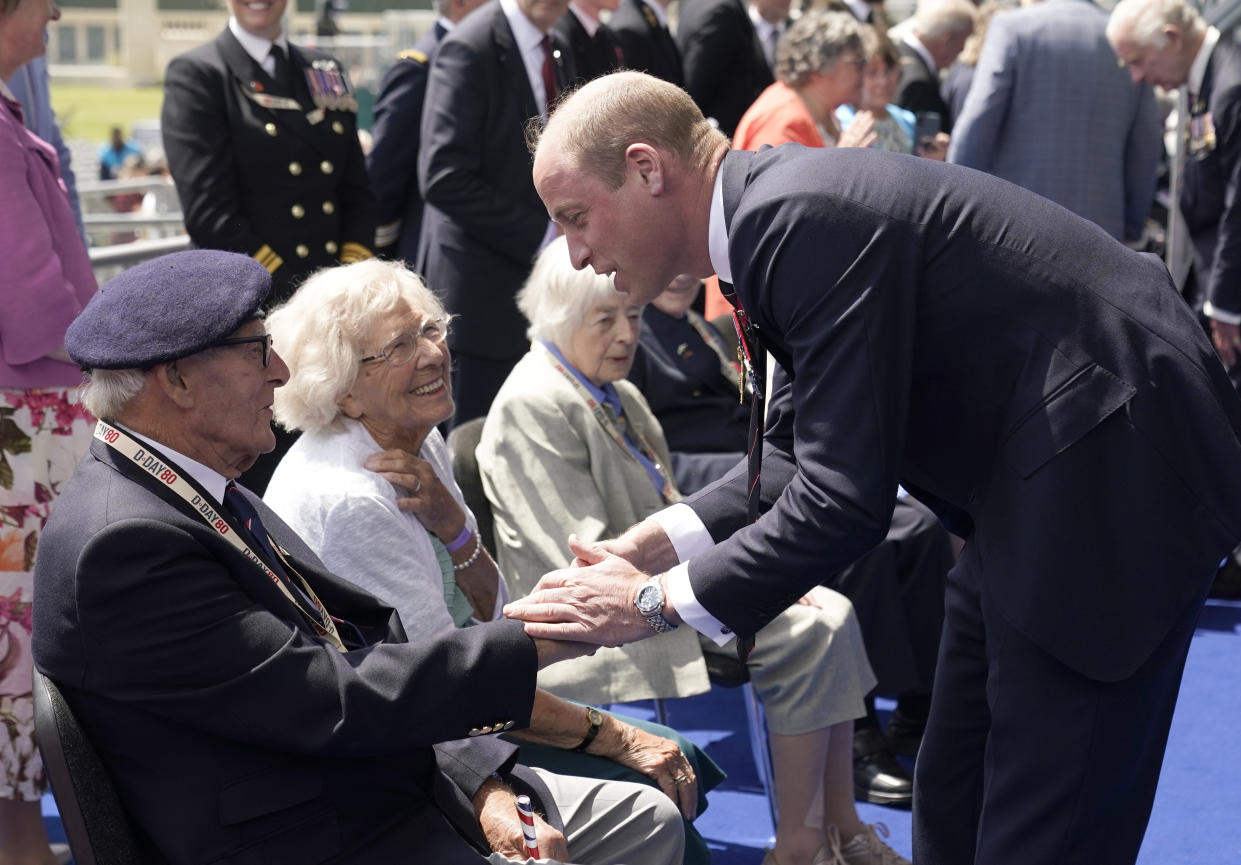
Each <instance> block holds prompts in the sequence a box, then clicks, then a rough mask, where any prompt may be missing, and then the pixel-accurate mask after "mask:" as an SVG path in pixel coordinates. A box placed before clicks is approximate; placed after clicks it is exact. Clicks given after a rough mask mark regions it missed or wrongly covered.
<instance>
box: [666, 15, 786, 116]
mask: <svg viewBox="0 0 1241 865" xmlns="http://www.w3.org/2000/svg"><path fill="white" fill-rule="evenodd" d="M788 16H789V0H756V2H754V3H751V4H750V5H748V6H747V5H746V4H745V3H744V2H742V0H684V2H683V3H682V4H681V16H680V19H679V21H678V22H677V42H678V43H679V44H680V46H681V57H682V58H683V64H682V65H683V67H684V69H685V89H686V90H688V91H689V95H690V96H692V97H694V101H695V102H697V103H698V107H699V108H701V109H702V113H703V114H705V115H707V117H710V118H712V119H714V120H715V121H716V122H717V123H718V124H719V128H720V131H721V132H723V133H724V134H725V135H728V136H731V135H732V134H733V132H734V131H736V129H737V122H738V121H739V120H741V115H743V114H745V111H746V109H747V108H749V107H750V105H751V104H753V102H754V100H755V99H757V98H758V95H759V94H760V93H762V92H763V90H764V89H765V88H766V87H767V86H768V85H769V84H771V83H772V81H774V80H775V79H774V78H773V77H772V69H773V67H774V64H775V42H776V41H778V39H779V36H780V33H782V32H783V30H784V27H785V26H786V21H787V19H788ZM759 26H762V27H763V31H764V32H763V34H762V35H760V33H759V32H758V28H759Z"/></svg>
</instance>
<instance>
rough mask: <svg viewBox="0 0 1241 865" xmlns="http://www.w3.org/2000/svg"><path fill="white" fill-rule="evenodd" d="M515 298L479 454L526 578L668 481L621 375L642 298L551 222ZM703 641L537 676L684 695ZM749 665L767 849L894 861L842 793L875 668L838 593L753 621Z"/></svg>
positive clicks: (499, 530)
mask: <svg viewBox="0 0 1241 865" xmlns="http://www.w3.org/2000/svg"><path fill="white" fill-rule="evenodd" d="M517 305H518V307H519V308H520V309H521V311H522V312H523V313H524V314H525V316H526V318H527V319H528V320H529V321H530V329H529V331H528V334H529V336H530V338H531V340H533V341H534V345H533V346H532V347H531V349H530V352H529V354H527V355H526V356H525V357H524V358H522V360H521V361H519V362H518V364H517V366H516V368H515V369H514V370H513V372H512V374H510V375H509V377H508V380H507V381H505V383H504V386H503V387H502V388H501V389H500V393H499V394H498V395H497V397H496V400H495V403H494V404H493V405H492V407H491V411H490V412H489V413H488V415H487V421H486V423H485V424H484V426H483V434H482V439H481V441H480V442H479V446H478V462H479V467H480V468H481V469H482V472H483V486H484V489H485V490H486V492H487V497H488V499H490V501H491V504H492V506H493V509H494V512H495V518H496V544H497V546H498V547H499V556H500V563H501V566H502V567H503V568H504V570H505V572H506V573H507V574H508V576H509V579H510V580H513V581H514V582H513V585H514V588H515V590H516V591H520V592H522V593H527V592H529V591H531V590H532V589H533V588H534V585H535V583H536V582H538V580H539V578H540V577H541V576H542V575H543V574H545V573H547V572H548V571H553V570H556V569H559V568H563V567H566V566H567V565H568V564H569V562H570V558H571V556H570V554H569V551H568V547H567V544H566V539H567V538H568V536H569V535H570V534H576V535H577V536H578V538H580V539H581V540H582V541H587V542H589V541H597V540H600V539H603V538H612V537H616V536H617V535H619V534H621V533H622V532H623V531H624V530H625V529H627V528H628V527H629V526H630V525H632V524H633V523H636V522H639V521H641V520H642V519H644V518H646V517H648V516H650V515H651V514H652V513H654V512H655V511H657V510H660V509H661V508H663V507H664V506H665V505H667V504H670V503H672V502H675V501H676V500H678V499H679V498H680V494H679V493H678V492H677V489H676V486H675V483H674V481H673V479H672V476H671V474H670V472H669V471H668V469H667V465H668V447H667V444H666V443H665V440H664V436H663V431H662V430H661V429H660V426H659V422H658V421H657V420H656V419H655V417H654V415H653V414H652V413H651V410H650V408H649V407H648V406H647V404H646V401H645V400H644V399H643V398H642V395H641V394H640V393H639V392H638V391H637V389H636V388H635V387H634V386H633V385H632V384H630V383H629V382H628V381H625V376H626V375H627V374H628V372H629V368H630V366H631V365H632V364H633V359H634V350H635V347H636V345H637V340H638V329H639V327H640V323H641V313H642V307H640V306H637V305H635V304H633V303H631V302H630V301H629V298H628V295H625V294H623V293H621V292H618V291H617V290H616V289H615V288H614V286H613V284H612V280H611V278H610V277H606V276H599V275H597V274H595V273H592V272H591V271H590V269H589V268H587V269H585V270H580V271H578V270H574V268H573V264H572V262H571V261H570V259H569V253H568V248H567V246H566V243H565V240H564V238H563V237H562V238H559V239H558V240H556V241H555V242H553V243H552V244H551V245H549V246H548V247H547V248H546V249H545V250H543V252H542V254H541V255H540V256H539V258H538V261H536V262H535V266H534V270H533V271H532V272H531V274H530V278H529V280H527V282H526V285H525V287H524V288H522V290H521V293H520V294H519V295H518V298H517ZM824 576H825V577H826V576H828V575H827V574H824ZM704 650H705V651H708V652H711V653H716V654H721V655H730V656H731V658H735V657H736V655H735V649H733V648H732V647H729V648H728V649H720V648H718V647H716V646H715V645H714V644H713V643H710V642H709V641H703V642H701V643H700V641H699V639H698V637H697V635H696V634H695V633H694V632H693V631H692V630H691V629H689V628H679V629H677V630H675V631H672V632H670V633H663V634H660V635H659V636H657V637H655V638H654V639H650V640H642V641H640V642H637V643H631V644H630V645H627V646H623V647H621V648H604V649H600V650H599V651H598V652H597V653H596V654H595V655H594V657H584V658H577V659H575V660H572V661H566V662H562V663H559V664H554V665H552V666H551V667H548V668H547V669H545V670H543V671H542V672H540V674H539V684H540V686H542V687H545V688H548V689H549V690H551V691H553V692H555V693H557V694H560V695H561V696H565V697H568V698H570V699H574V700H581V701H583V702H616V701H625V700H636V699H646V698H650V697H675V696H685V695H687V694H692V693H699V692H701V691H703V690H705V689H706V688H708V687H709V682H708V679H707V673H706V663H705V660H704V655H703V652H704ZM747 665H748V668H749V673H750V680H751V682H752V683H753V685H754V688H755V690H756V691H757V692H758V695H759V697H760V698H761V699H762V701H763V705H764V708H765V709H766V712H767V722H768V728H769V731H770V733H771V737H770V739H771V751H772V768H773V772H774V775H775V788H776V800H777V805H778V810H779V813H780V818H781V819H780V821H779V824H778V825H777V827H776V847H775V850H774V851H773V852H772V853H770V854H769V856H768V858H767V859H766V860H764V862H765V865H811V863H814V865H898V863H902V862H904V861H905V860H902V859H900V858H899V857H898V856H897V855H896V854H895V853H894V852H893V851H892V850H891V849H890V848H889V847H887V846H886V845H885V844H884V843H883V841H882V840H881V839H880V837H879V835H877V834H876V829H875V827H871V826H866V825H865V824H863V823H862V822H861V821H860V820H859V818H858V815H857V811H856V810H855V808H854V804H853V754H852V740H853V719H854V718H857V717H859V716H861V715H862V714H864V712H865V709H864V706H863V702H862V700H863V697H864V696H865V694H866V693H867V692H868V691H869V690H870V689H871V688H872V687H874V684H875V678H874V675H873V673H872V672H871V669H870V664H869V663H868V662H867V660H866V651H865V649H864V648H863V645H862V634H861V629H860V627H859V626H858V622H857V618H856V616H855V615H854V612H853V606H852V605H851V604H850V603H849V601H848V599H847V598H845V597H844V596H843V595H840V594H837V593H836V592H833V591H831V590H829V589H824V588H818V589H815V590H814V591H813V592H811V593H810V594H808V595H807V596H806V597H805V598H803V599H802V601H801V603H798V604H794V605H793V606H792V607H790V608H789V609H787V610H786V611H784V612H783V613H781V614H780V615H779V616H778V617H777V618H776V619H775V620H774V621H773V622H772V623H771V624H769V625H768V626H767V627H766V628H764V629H763V630H761V631H759V632H758V635H757V637H756V641H755V647H754V651H753V652H752V653H751V655H750V658H749V661H748V664H747ZM881 831H883V832H886V829H883V830H881Z"/></svg>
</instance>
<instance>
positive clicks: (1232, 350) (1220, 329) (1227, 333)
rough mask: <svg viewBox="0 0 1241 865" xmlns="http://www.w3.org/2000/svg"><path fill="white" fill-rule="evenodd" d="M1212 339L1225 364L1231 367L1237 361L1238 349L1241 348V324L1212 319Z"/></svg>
mask: <svg viewBox="0 0 1241 865" xmlns="http://www.w3.org/2000/svg"><path fill="white" fill-rule="evenodd" d="M1211 341H1212V342H1214V343H1215V350H1216V351H1217V352H1219V359H1220V360H1222V361H1223V362H1224V366H1226V367H1229V368H1231V367H1232V365H1233V364H1235V363H1236V362H1237V356H1238V353H1239V352H1238V349H1241V325H1236V324H1225V323H1224V322H1222V321H1218V320H1216V319H1214V318H1213V319H1211Z"/></svg>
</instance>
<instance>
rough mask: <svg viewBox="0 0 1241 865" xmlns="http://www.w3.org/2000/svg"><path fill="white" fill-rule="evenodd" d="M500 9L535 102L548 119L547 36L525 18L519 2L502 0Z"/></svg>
mask: <svg viewBox="0 0 1241 865" xmlns="http://www.w3.org/2000/svg"><path fill="white" fill-rule="evenodd" d="M500 8H501V9H502V10H504V17H505V18H507V19H508V26H509V28H510V29H511V30H512V31H513V39H514V41H516V43H517V50H518V51H519V52H520V54H521V62H522V65H523V66H525V67H526V80H527V81H529V82H530V92H531V93H533V94H534V102H535V104H536V105H537V106H538V107H539V113H540V114H542V115H543V116H544V117H547V88H546V87H544V86H543V56H544V55H543V37H544V36H546V35H547V34H546V33H544V32H543V31H542V30H540V29H539V28H538V27H537V26H536V25H535V23H534V22H533V21H531V20H530V19H529V18H527V17H526V16H525V14H524V13H523V12H522V11H521V9H519V8H518V6H517V0H500Z"/></svg>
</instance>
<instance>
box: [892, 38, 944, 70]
mask: <svg viewBox="0 0 1241 865" xmlns="http://www.w3.org/2000/svg"><path fill="white" fill-rule="evenodd" d="M901 41H902V42H904V43H905V44H906V45H908V46H909V47H910V48H912V49H913V50H914V51H917V52H918V56H919V57H921V58H922V59H923V60H924V61H925V62H926V68H927V69H930V70H931V73H932V74H933V75H938V74H939V67H938V66H936V65H935V58H934V57H932V56H931V52H930V51H927V50H926V46H925V45H923V44H922V40H921V39H919V38H918V37H917V36H915V35H913V34H912V33H906V34H905V37H904V38H903V39H902V40H901Z"/></svg>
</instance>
